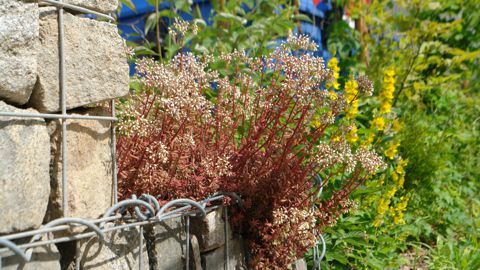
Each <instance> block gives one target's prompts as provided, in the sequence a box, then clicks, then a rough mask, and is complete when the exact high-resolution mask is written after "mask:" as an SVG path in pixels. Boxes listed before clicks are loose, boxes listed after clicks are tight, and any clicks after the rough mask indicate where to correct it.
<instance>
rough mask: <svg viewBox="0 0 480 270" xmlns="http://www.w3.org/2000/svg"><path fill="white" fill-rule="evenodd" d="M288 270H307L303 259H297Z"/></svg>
mask: <svg viewBox="0 0 480 270" xmlns="http://www.w3.org/2000/svg"><path fill="white" fill-rule="evenodd" d="M289 269H297V270H308V267H307V262H306V261H305V259H303V258H302V259H298V260H296V261H295V262H294V263H292V265H291V266H290V267H289Z"/></svg>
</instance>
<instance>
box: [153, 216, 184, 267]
mask: <svg viewBox="0 0 480 270" xmlns="http://www.w3.org/2000/svg"><path fill="white" fill-rule="evenodd" d="M154 230H155V251H156V255H157V269H168V270H177V269H178V270H182V269H185V257H184V256H185V255H184V254H185V249H186V234H185V226H184V224H183V219H182V218H180V217H178V218H173V219H168V220H166V221H163V222H160V223H159V224H156V225H155V229H154Z"/></svg>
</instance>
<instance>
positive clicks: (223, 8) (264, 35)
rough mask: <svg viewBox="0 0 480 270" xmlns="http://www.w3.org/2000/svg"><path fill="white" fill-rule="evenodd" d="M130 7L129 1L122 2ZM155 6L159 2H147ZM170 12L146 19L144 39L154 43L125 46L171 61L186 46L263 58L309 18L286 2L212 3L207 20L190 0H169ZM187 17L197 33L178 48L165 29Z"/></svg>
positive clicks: (191, 35)
mask: <svg viewBox="0 0 480 270" xmlns="http://www.w3.org/2000/svg"><path fill="white" fill-rule="evenodd" d="M122 2H123V3H124V4H125V5H126V6H128V7H131V8H132V7H133V6H132V4H131V2H130V0H122ZM148 2H149V3H150V4H151V5H153V6H155V5H157V4H158V3H159V2H161V1H157V0H148ZM169 2H170V9H166V10H158V11H157V12H155V13H152V14H149V15H148V17H147V18H146V23H145V28H144V29H143V30H144V32H145V37H146V36H154V37H155V40H154V41H151V40H148V39H147V38H145V39H144V42H143V43H142V44H129V45H131V47H132V48H134V50H135V54H136V55H137V56H140V55H149V56H156V57H158V58H160V59H164V58H165V59H167V60H168V59H171V58H172V57H173V56H174V55H175V54H176V53H177V52H178V51H179V50H180V47H188V49H189V50H191V51H192V52H194V53H195V54H203V53H209V54H213V55H218V54H220V53H228V52H232V51H233V50H247V51H249V54H250V55H253V56H256V55H264V54H265V53H267V52H270V51H271V50H272V49H273V48H274V47H275V46H276V42H275V40H277V39H278V38H284V37H286V36H288V35H289V34H290V33H291V32H292V30H293V29H294V28H295V26H296V22H299V21H309V20H310V19H309V18H308V17H307V16H305V15H302V14H298V13H297V12H296V11H295V10H296V7H295V6H293V5H291V1H290V0H281V1H273V2H272V1H268V0H260V1H254V0H243V1H240V0H235V1H212V11H211V14H210V19H209V20H210V21H207V20H206V19H205V18H203V17H202V14H201V12H200V8H199V6H198V5H193V4H192V1H191V0H181V1H179V0H176V1H173V0H170V1H169ZM181 13H183V14H190V15H191V16H192V17H193V22H194V23H195V25H196V26H197V27H198V32H195V33H188V34H187V35H186V36H184V37H182V39H183V41H182V43H183V44H181V46H178V44H177V42H175V41H174V40H173V39H172V37H171V36H170V35H169V33H168V32H167V28H168V27H169V25H171V22H173V21H174V20H175V19H179V18H180V14H181Z"/></svg>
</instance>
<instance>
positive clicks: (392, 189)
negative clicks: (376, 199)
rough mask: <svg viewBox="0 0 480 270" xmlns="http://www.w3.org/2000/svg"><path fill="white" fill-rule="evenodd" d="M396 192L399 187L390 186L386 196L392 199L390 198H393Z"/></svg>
mask: <svg viewBox="0 0 480 270" xmlns="http://www.w3.org/2000/svg"><path fill="white" fill-rule="evenodd" d="M396 192H397V187H392V188H390V189H389V190H388V191H387V193H385V196H386V197H387V198H389V200H390V198H392V197H393V196H395V193H396Z"/></svg>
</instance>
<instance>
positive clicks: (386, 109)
mask: <svg viewBox="0 0 480 270" xmlns="http://www.w3.org/2000/svg"><path fill="white" fill-rule="evenodd" d="M391 111H392V104H391V103H389V102H385V103H382V104H381V105H380V112H381V113H390V112H391Z"/></svg>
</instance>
